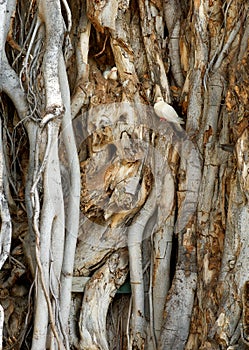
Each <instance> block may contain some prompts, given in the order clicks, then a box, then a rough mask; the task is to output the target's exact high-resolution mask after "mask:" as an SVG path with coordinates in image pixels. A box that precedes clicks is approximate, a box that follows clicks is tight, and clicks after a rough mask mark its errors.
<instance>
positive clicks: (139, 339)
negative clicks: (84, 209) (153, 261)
mask: <svg viewBox="0 0 249 350" xmlns="http://www.w3.org/2000/svg"><path fill="white" fill-rule="evenodd" d="M155 204H156V190H155V187H153V189H152V192H151V193H150V195H149V198H148V199H147V201H146V203H145V205H144V206H143V208H142V209H141V210H140V211H139V213H138V215H137V217H136V218H135V222H134V223H133V224H132V225H131V227H130V229H129V230H128V250H129V266H130V280H131V290H132V301H133V305H132V323H131V326H132V330H131V344H130V346H134V347H136V346H137V348H138V349H143V347H144V342H145V334H144V330H145V329H144V326H145V315H144V282H143V268H142V240H143V234H144V230H145V226H146V224H147V222H148V220H149V219H150V217H151V216H152V215H153V213H154V211H155Z"/></svg>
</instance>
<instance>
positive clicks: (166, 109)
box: [154, 96, 184, 124]
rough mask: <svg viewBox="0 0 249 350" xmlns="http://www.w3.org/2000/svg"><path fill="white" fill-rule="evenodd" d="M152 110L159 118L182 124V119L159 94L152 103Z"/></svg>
mask: <svg viewBox="0 0 249 350" xmlns="http://www.w3.org/2000/svg"><path fill="white" fill-rule="evenodd" d="M154 110H155V113H156V115H157V116H158V117H159V118H160V120H167V121H168V122H170V123H175V124H184V121H183V120H182V118H180V117H179V116H178V114H177V113H176V111H175V110H174V108H173V107H171V106H170V105H169V104H168V103H167V102H164V100H163V98H162V97H161V96H159V97H157V99H156V103H155V104H154Z"/></svg>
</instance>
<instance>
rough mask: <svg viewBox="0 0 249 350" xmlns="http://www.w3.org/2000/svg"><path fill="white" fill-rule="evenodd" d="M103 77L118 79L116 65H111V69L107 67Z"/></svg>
mask: <svg viewBox="0 0 249 350" xmlns="http://www.w3.org/2000/svg"><path fill="white" fill-rule="evenodd" d="M103 77H104V78H105V79H106V80H108V79H109V80H117V79H118V69H117V67H112V68H111V69H107V70H105V71H104V73H103Z"/></svg>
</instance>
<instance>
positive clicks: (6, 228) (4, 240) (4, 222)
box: [0, 120, 12, 270]
mask: <svg viewBox="0 0 249 350" xmlns="http://www.w3.org/2000/svg"><path fill="white" fill-rule="evenodd" d="M3 173H4V152H3V142H2V121H1V120H0V218H1V231H0V270H1V268H2V266H3V264H4V263H5V261H6V259H7V257H8V255H9V252H10V244H11V234H12V225H11V217H10V213H9V207H8V202H7V200H6V198H5V194H4V187H3Z"/></svg>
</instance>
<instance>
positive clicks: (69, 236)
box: [59, 55, 80, 329]
mask: <svg viewBox="0 0 249 350" xmlns="http://www.w3.org/2000/svg"><path fill="white" fill-rule="evenodd" d="M59 77H60V84H61V89H62V90H61V92H62V98H63V101H64V104H65V113H64V116H63V119H62V137H63V143H64V145H65V150H66V156H67V159H68V162H69V164H68V166H69V169H68V170H69V176H70V192H69V197H68V204H67V208H66V217H65V228H66V237H65V247H64V256H63V266H62V275H61V298H60V306H61V315H62V322H63V328H64V329H67V325H68V317H69V311H70V303H71V286H72V274H73V266H74V255H75V249H76V242H77V237H78V230H79V208H80V167H79V160H78V153H77V148H76V142H75V138H74V133H73V127H72V120H71V113H70V91H69V85H68V80H67V74H66V67H65V63H64V60H63V57H62V55H61V57H60V67H59Z"/></svg>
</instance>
